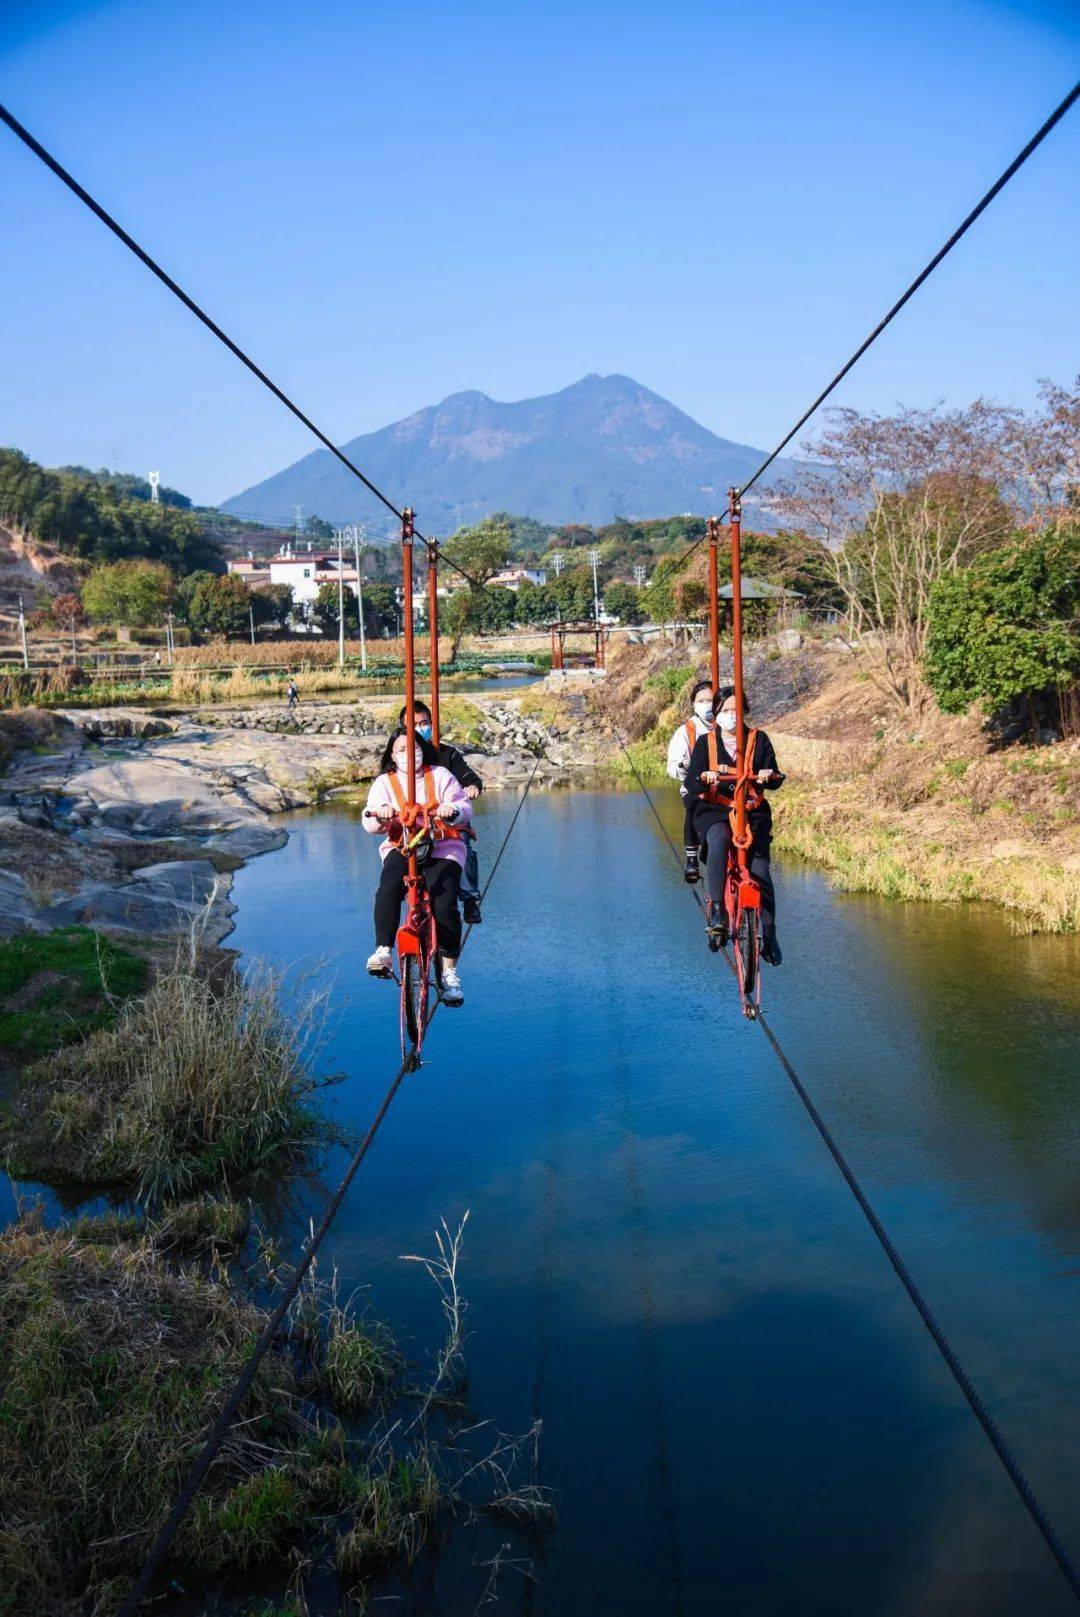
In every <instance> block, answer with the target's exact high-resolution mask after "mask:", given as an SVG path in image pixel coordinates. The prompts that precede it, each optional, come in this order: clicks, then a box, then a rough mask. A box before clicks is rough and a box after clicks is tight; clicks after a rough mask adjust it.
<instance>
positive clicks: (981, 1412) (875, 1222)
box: [610, 720, 1080, 1601]
mask: <svg viewBox="0 0 1080 1617" xmlns="http://www.w3.org/2000/svg"><path fill="white" fill-rule="evenodd" d="M610 723H611V728H612V731H613V732H614V735H615V739H616V740H617V741H618V743H619V746H620V747H621V748H622V751H623V756H624V757H625V758H626V761H627V763H628V764H629V765H630V768H631V769H632V770H633V772H634V775H635V776H636V777H637V783H638V786H639V787H640V789H641V791H642V793H643V794H644V797H645V800H646V802H647V803H648V805H649V807H650V808H651V809H652V812H653V817H654V819H655V820H656V823H657V825H658V826H659V827H660V831H661V833H662V835H663V837H664V840H665V842H666V843H667V845H668V847H669V848H670V849H671V856H672V859H673V860H674V862H675V868H676V869H677V870H678V872H679V874H680V876H681V875H682V861H681V860H680V858H679V850H678V849H677V848H676V846H675V844H674V842H672V840H671V837H670V835H669V834H668V829H667V827H666V825H665V824H664V822H663V820H662V819H661V817H660V811H659V809H658V808H657V806H656V804H655V803H654V801H653V798H652V794H651V792H650V791H649V788H648V787H647V786H646V784H645V782H644V780H643V779H642V776H641V771H640V770H639V769H638V766H637V764H636V763H635V762H634V758H633V755H632V754H631V752H630V750H629V748H628V747H627V745H626V742H625V741H624V740H623V737H622V733H621V732H620V730H619V727H618V725H617V724H616V723H615V722H614V720H610ZM689 891H690V893H691V896H692V897H693V899H694V901H695V903H696V904H697V906H698V909H699V910H701V911H702V912H704V908H705V906H704V904H703V903H702V900H701V895H700V893H698V892H696V891H695V890H694V889H693V888H691V889H689ZM723 958H724V963H725V965H726V966H727V968H728V970H729V971H731V972H732V974H733V975H737V973H736V972H735V966H734V964H733V963H732V961H731V959H730V957H729V955H728V952H727V949H726V948H725V949H724V951H723ZM755 1020H756V1021H757V1023H758V1024H759V1026H760V1027H761V1031H762V1032H763V1033H764V1035H765V1037H766V1039H767V1040H768V1041H769V1044H770V1046H771V1048H772V1051H773V1054H774V1055H775V1056H776V1059H777V1061H779V1063H780V1065H781V1067H782V1068H783V1070H784V1073H785V1075H786V1076H787V1078H788V1079H789V1081H790V1083H791V1086H792V1088H793V1089H794V1091H795V1093H796V1095H798V1097H799V1099H800V1100H801V1101H802V1103H803V1106H804V1107H805V1108H806V1112H807V1115H808V1116H809V1118H810V1121H811V1122H812V1123H813V1125H814V1127H815V1129H816V1130H817V1132H818V1134H819V1135H820V1136H821V1139H822V1141H823V1143H824V1145H825V1148H826V1150H827V1151H828V1152H829V1155H830V1156H831V1157H832V1159H833V1161H834V1162H835V1164H836V1166H837V1167H838V1168H839V1170H840V1172H841V1174H842V1175H843V1177H844V1180H845V1182H846V1183H847V1186H848V1189H849V1190H850V1191H851V1193H852V1195H853V1196H854V1197H855V1200H856V1201H857V1202H858V1204H859V1208H860V1209H861V1211H862V1213H863V1215H864V1217H865V1218H866V1221H867V1223H868V1224H869V1225H870V1228H871V1229H872V1230H873V1232H874V1234H875V1235H876V1237H877V1239H878V1241H879V1243H880V1245H881V1248H882V1250H883V1251H884V1253H885V1256H886V1257H887V1258H888V1260H889V1262H890V1263H891V1265H892V1267H893V1269H894V1271H895V1272H896V1275H897V1277H898V1279H899V1280H900V1283H901V1285H902V1286H903V1287H904V1290H905V1291H906V1292H907V1294H908V1296H909V1297H910V1299H911V1301H912V1303H913V1304H914V1305H915V1309H916V1311H917V1313H918V1315H919V1317H920V1319H921V1320H922V1322H923V1324H924V1325H925V1327H926V1329H927V1331H928V1332H929V1334H930V1337H931V1340H932V1341H933V1343H934V1345H935V1347H936V1348H937V1349H938V1351H939V1353H940V1354H941V1356H942V1358H943V1359H944V1360H945V1363H946V1364H947V1365H948V1367H949V1370H950V1371H951V1372H952V1375H953V1379H954V1380H955V1381H956V1384H957V1386H958V1387H959V1388H960V1391H961V1392H962V1393H963V1395H964V1398H965V1400H966V1401H967V1404H968V1407H969V1408H970V1409H971V1412H972V1414H973V1415H974V1416H975V1419H976V1420H977V1421H978V1422H979V1425H980V1426H981V1427H982V1429H983V1432H984V1433H985V1434H986V1437H987V1438H988V1440H989V1442H990V1445H991V1447H992V1448H993V1450H994V1453H995V1454H996V1455H997V1457H998V1459H999V1460H1000V1461H1001V1464H1002V1465H1003V1467H1004V1468H1005V1471H1006V1473H1007V1475H1008V1477H1009V1480H1010V1482H1011V1483H1012V1485H1013V1487H1014V1488H1015V1489H1016V1491H1017V1493H1018V1494H1019V1496H1020V1499H1021V1501H1022V1502H1023V1505H1024V1508H1025V1509H1026V1510H1027V1512H1028V1515H1029V1516H1030V1517H1031V1519H1032V1521H1033V1522H1034V1524H1035V1526H1036V1527H1037V1528H1038V1530H1039V1533H1040V1534H1041V1536H1042V1539H1043V1542H1044V1543H1045V1545H1046V1547H1047V1549H1048V1550H1049V1551H1050V1554H1051V1555H1052V1556H1053V1557H1054V1560H1055V1561H1056V1562H1057V1564H1058V1567H1059V1568H1060V1570H1061V1573H1062V1575H1063V1576H1064V1578H1065V1581H1066V1583H1067V1584H1068V1585H1069V1588H1070V1589H1071V1591H1072V1593H1073V1595H1074V1596H1075V1597H1076V1599H1077V1601H1080V1572H1078V1571H1077V1569H1076V1567H1075V1566H1074V1565H1073V1562H1072V1558H1071V1556H1070V1555H1069V1552H1068V1550H1067V1549H1066V1547H1065V1544H1064V1543H1063V1541H1062V1540H1061V1538H1060V1537H1059V1536H1058V1533H1057V1530H1056V1528H1055V1527H1054V1525H1053V1523H1052V1522H1051V1521H1050V1519H1049V1517H1048V1516H1047V1514H1046V1512H1045V1510H1044V1509H1043V1507H1042V1505H1041V1504H1040V1502H1039V1499H1038V1497H1037V1495H1036V1493H1035V1490H1034V1489H1033V1488H1032V1486H1031V1483H1030V1482H1029V1481H1028V1479H1027V1477H1026V1476H1025V1474H1024V1472H1023V1470H1022V1469H1021V1467H1020V1464H1019V1462H1018V1461H1017V1460H1016V1459H1015V1458H1014V1456H1013V1453H1012V1451H1011V1449H1010V1448H1009V1445H1008V1444H1007V1443H1006V1441H1005V1438H1004V1436H1003V1434H1002V1431H1001V1428H1000V1427H999V1426H998V1424H997V1422H996V1420H995V1419H994V1417H993V1415H991V1413H990V1411H989V1410H988V1409H987V1407H986V1404H985V1403H984V1402H983V1399H982V1396H981V1395H980V1393H979V1391H978V1389H977V1387H976V1386H975V1383H974V1382H973V1381H972V1379H971V1377H970V1376H969V1375H968V1373H967V1371H966V1370H965V1368H964V1366H963V1364H962V1363H961V1361H960V1359H959V1358H958V1356H957V1354H956V1351H955V1349H954V1348H953V1346H952V1344H951V1342H950V1341H949V1339H948V1337H947V1336H946V1335H945V1332H944V1331H943V1330H942V1328H941V1326H940V1325H939V1324H938V1322H937V1320H936V1318H935V1317H934V1314H933V1311H932V1310H931V1308H930V1305H929V1303H928V1302H927V1301H926V1299H925V1297H924V1296H923V1294H922V1292H921V1291H920V1289H919V1286H918V1284H917V1282H916V1281H915V1278H914V1276H913V1275H912V1273H911V1271H910V1269H909V1268H908V1266H907V1264H906V1263H905V1262H904V1259H903V1258H902V1257H901V1255H900V1253H899V1251H898V1250H897V1248H896V1246H895V1244H894V1242H893V1239H892V1237H891V1236H890V1234H889V1232H888V1230H887V1229H886V1228H885V1226H884V1224H882V1222H881V1219H880V1218H879V1217H878V1215H877V1213H876V1212H875V1210H874V1207H873V1205H872V1203H871V1202H870V1199H869V1197H868V1196H867V1195H866V1192H865V1191H864V1190H863V1188H862V1186H861V1184H860V1183H859V1181H858V1179H857V1178H856V1176H855V1173H854V1170H853V1169H852V1168H851V1166H850V1164H849V1163H848V1161H847V1158H846V1157H845V1156H844V1154H843V1152H842V1151H841V1149H840V1147H839V1146H838V1145H837V1143H836V1141H835V1139H834V1138H833V1135H832V1133H831V1131H830V1130H829V1128H828V1125H827V1124H826V1123H825V1120H824V1118H823V1117H822V1115H821V1113H820V1112H819V1111H818V1109H817V1107H816V1106H815V1104H814V1102H813V1100H812V1099H811V1097H810V1095H809V1093H808V1091H807V1089H806V1086H805V1085H804V1084H803V1082H802V1080H801V1078H800V1077H799V1075H798V1073H797V1072H796V1071H795V1068H794V1067H793V1066H792V1064H791V1062H790V1061H789V1060H788V1057H787V1056H786V1055H785V1053H784V1050H783V1048H782V1046H781V1044H780V1041H779V1039H778V1038H777V1037H776V1034H775V1033H774V1032H773V1031H772V1028H771V1027H770V1026H769V1024H768V1022H767V1021H766V1020H765V1017H764V1016H763V1015H762V1013H761V1010H760V1009H759V1010H758V1013H757V1016H756V1018H755Z"/></svg>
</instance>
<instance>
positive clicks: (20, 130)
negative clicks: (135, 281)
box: [0, 104, 401, 521]
mask: <svg viewBox="0 0 1080 1617" xmlns="http://www.w3.org/2000/svg"><path fill="white" fill-rule="evenodd" d="M0 120H2V121H3V122H4V123H6V124H7V126H8V128H9V129H10V130H11V132H12V134H14V135H17V136H18V137H19V139H20V140H21V141H22V143H23V145H24V146H27V147H29V149H30V151H32V152H33V154H34V156H35V157H39V158H40V159H41V161H42V162H43V163H44V164H45V166H46V168H49V169H51V170H52V172H53V173H54V174H55V175H56V177H57V179H58V180H61V181H63V183H64V184H65V185H66V186H67V188H68V190H69V191H71V192H73V193H74V195H75V196H77V197H78V199H79V201H80V202H84V203H85V204H86V206H87V207H88V208H89V209H90V212H91V213H93V214H96V215H97V217H98V218H99V219H100V220H101V222H102V224H103V225H105V226H106V227H107V228H108V229H109V230H111V231H112V233H113V235H114V236H116V237H117V238H118V240H120V241H122V242H123V244H124V246H125V247H127V248H129V249H130V250H131V252H133V253H134V254H135V257H136V258H137V259H139V261H140V262H141V263H143V264H145V265H146V267H147V269H148V270H150V272H151V273H152V274H154V275H156V276H157V278H158V280H159V281H161V282H162V284H163V285H164V286H167V287H168V289H169V291H170V292H171V293H172V294H173V296H174V297H177V298H179V299H180V302H181V303H182V304H183V305H184V307H185V308H186V309H189V310H190V311H191V313H192V314H193V315H194V316H195V318H196V319H197V320H201V321H202V323H203V325H204V326H205V327H206V328H207V330H208V331H212V332H213V334H214V336H215V337H216V338H217V339H218V341H219V342H223V343H224V344H225V347H226V348H227V349H228V350H229V352H230V353H231V354H235V356H236V358H237V359H238V360H239V361H240V363H241V364H242V365H246V366H247V368H248V370H249V371H251V373H252V375H253V376H257V377H258V379H259V381H260V382H261V383H262V384H263V386H264V387H268V388H269V389H270V391H271V393H272V394H273V395H274V397H275V398H276V399H279V400H280V401H281V403H282V404H283V405H284V406H285V408H286V409H287V410H291V411H292V413H293V415H294V416H295V417H296V418H297V420H298V421H302V422H303V424H304V426H305V427H307V429H308V431H309V432H313V433H314V434H315V437H316V438H318V440H319V442H320V443H321V444H324V445H325V446H326V448H327V449H329V451H330V453H331V454H332V455H336V456H337V458H338V460H340V462H341V464H342V465H343V466H345V467H347V468H348V470H349V471H350V472H352V474H353V476H354V477H358V478H359V479H360V481H361V483H363V485H364V487H365V488H366V489H369V490H370V491H371V493H372V494H374V496H375V498H376V499H377V500H381V501H382V503H383V505H385V506H386V509H387V510H388V511H392V512H393V513H394V515H395V516H396V517H397V518H398V519H399V521H400V519H401V512H400V511H399V510H398V508H397V506H396V505H395V504H394V502H393V500H390V499H388V498H387V496H386V495H385V494H384V493H383V491H382V489H381V488H378V487H377V486H376V485H375V484H374V483H373V482H372V481H371V479H370V477H366V476H365V475H364V473H363V472H362V471H361V470H360V468H359V466H357V465H355V464H354V463H353V462H352V461H351V460H350V459H349V457H348V455H346V454H345V453H344V452H343V451H342V450H340V449H339V448H338V446H337V445H336V444H335V443H334V441H333V439H331V438H328V437H327V435H326V433H325V432H323V430H322V428H321V427H317V426H316V425H315V423H314V421H312V419H311V417H310V416H309V415H305V413H304V411H303V410H301V408H300V406H299V405H298V404H294V403H293V401H292V399H290V397H289V395H288V394H287V393H285V392H283V390H282V389H281V388H280V387H278V385H277V383H276V382H274V381H272V380H271V378H270V377H269V376H267V374H266V372H265V371H264V370H263V369H262V368H261V366H259V365H257V364H256V363H255V361H254V360H253V359H252V358H251V357H250V355H248V354H245V352H244V350H243V349H242V348H241V347H240V345H239V343H235V342H233V340H232V338H231V337H230V336H229V334H228V332H225V331H222V329H221V327H220V326H219V325H218V323H217V321H216V320H212V319H211V318H210V316H209V315H208V314H207V313H206V311H205V309H203V308H201V307H200V306H199V304H197V303H196V302H195V299H194V298H193V297H191V296H189V294H188V293H187V292H185V291H184V289H183V287H182V286H178V285H177V283H176V282H175V281H174V280H173V278H172V276H171V275H170V274H168V272H167V271H166V270H163V269H162V267H161V265H160V264H159V263H158V262H157V260H156V259H154V258H151V256H150V254H149V253H148V252H147V251H146V249H145V248H143V247H140V246H139V244H138V242H137V241H136V240H135V239H134V237H133V236H129V235H128V233H127V231H126V230H125V229H124V227H123V225H121V224H118V223H117V221H116V220H115V219H114V218H113V216H112V214H111V213H109V212H107V211H106V209H105V208H103V207H102V205H101V203H100V202H96V201H95V200H94V198H93V197H92V196H91V195H90V193H89V191H87V190H85V189H84V187H83V186H81V185H80V184H79V182H78V180H77V179H75V177H74V176H73V175H71V174H69V173H68V171H67V169H66V168H64V166H63V164H62V163H59V162H58V161H57V160H56V158H55V157H53V155H52V153H51V152H48V151H46V150H45V147H44V146H43V145H42V144H41V142H40V141H39V140H35V138H34V136H33V135H32V134H31V133H30V131H29V129H26V128H25V127H24V126H23V125H22V124H21V123H20V122H19V120H18V119H17V118H16V117H15V116H14V115H13V114H12V113H10V112H9V111H8V109H7V108H6V107H5V106H3V105H2V104H0Z"/></svg>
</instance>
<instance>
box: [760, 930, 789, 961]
mask: <svg viewBox="0 0 1080 1617" xmlns="http://www.w3.org/2000/svg"><path fill="white" fill-rule="evenodd" d="M761 952H762V954H763V955H764V956H765V959H766V960H767V961H768V962H769V965H770V966H778V965H779V964H780V962H781V960H783V958H784V957H783V955H782V954H781V952H780V942H779V939H778V938H777V936H776V928H775V926H770V927H767V928H766V929H765V936H764V939H763V942H762V946H761Z"/></svg>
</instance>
